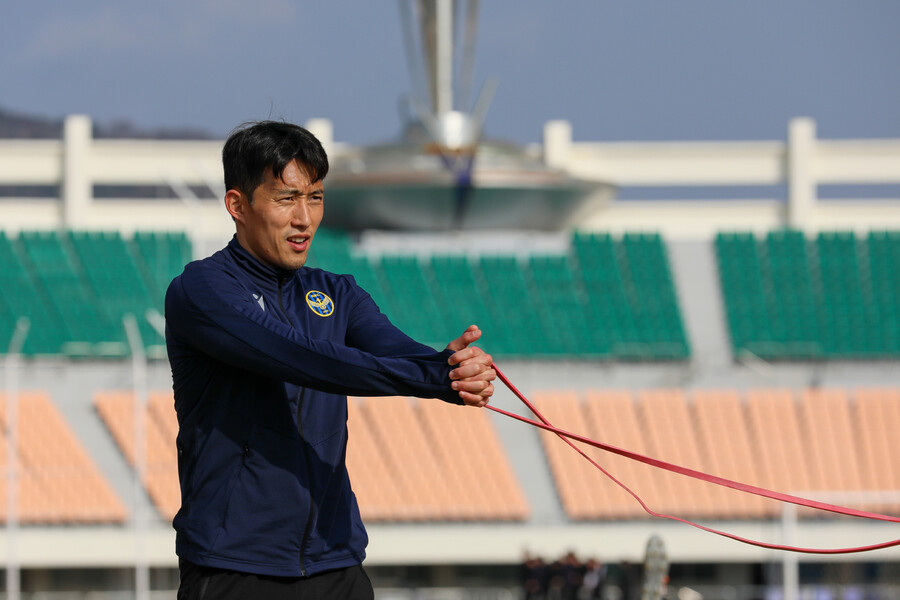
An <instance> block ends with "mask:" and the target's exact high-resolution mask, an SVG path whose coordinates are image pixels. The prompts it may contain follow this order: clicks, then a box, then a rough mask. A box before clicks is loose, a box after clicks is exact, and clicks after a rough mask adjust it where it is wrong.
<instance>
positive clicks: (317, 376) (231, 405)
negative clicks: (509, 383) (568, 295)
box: [166, 239, 461, 576]
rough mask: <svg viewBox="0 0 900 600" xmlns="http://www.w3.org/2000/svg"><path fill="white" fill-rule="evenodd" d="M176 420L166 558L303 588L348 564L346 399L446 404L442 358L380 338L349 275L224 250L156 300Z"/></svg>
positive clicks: (399, 336)
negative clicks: (174, 486)
mask: <svg viewBox="0 0 900 600" xmlns="http://www.w3.org/2000/svg"><path fill="white" fill-rule="evenodd" d="M166 345H167V348H168V353H169V361H170V363H171V366H172V378H173V382H174V390H175V409H176V412H177V414H178V425H179V432H178V440H177V447H178V473H179V479H180V482H181V498H182V504H181V509H180V510H179V511H178V514H177V515H176V516H175V520H174V526H175V529H176V531H177V536H176V552H177V554H178V556H180V557H181V558H184V559H187V560H189V561H191V562H193V563H195V564H198V565H204V566H210V567H219V568H225V569H233V570H237V571H243V572H248V573H258V574H264V575H276V576H305V575H312V574H314V573H318V572H321V571H325V570H329V569H336V568H341V567H347V566H351V565H355V564H359V563H360V562H362V560H363V558H364V557H365V547H366V543H367V541H368V538H367V536H366V531H365V528H364V526H363V523H362V520H361V519H360V516H359V508H358V506H357V503H356V497H355V496H354V494H353V492H352V490H351V489H350V478H349V476H348V473H347V467H346V464H345V457H346V446H347V398H346V395H347V394H351V395H359V396H385V395H403V396H419V397H427V398H440V399H442V400H445V401H447V402H453V403H456V404H460V403H461V401H460V399H459V396H458V395H457V393H456V392H454V391H453V390H452V389H451V388H450V379H449V372H450V369H451V367H450V366H449V365H448V364H447V359H448V357H449V356H450V354H451V352H449V351H443V352H436V351H435V350H434V349H432V348H429V347H428V346H424V345H422V344H419V343H418V342H416V341H414V340H412V339H411V338H409V337H407V336H406V335H405V334H403V333H402V332H401V331H400V330H398V329H397V328H396V327H394V326H393V325H392V324H391V323H390V322H389V321H388V319H387V317H385V316H384V315H383V314H382V313H381V312H380V311H379V310H378V307H377V306H376V305H375V303H374V302H373V301H372V299H371V298H370V297H369V295H368V294H367V293H366V292H365V291H364V290H363V289H362V288H360V287H359V286H357V285H356V282H355V281H354V280H353V278H352V277H350V276H349V275H335V274H333V273H328V272H326V271H322V270H320V269H313V268H308V267H303V268H301V269H299V270H297V271H278V270H275V269H273V268H271V267H269V266H267V265H265V264H263V263H261V262H260V261H258V260H257V259H256V258H254V257H253V256H252V255H251V254H249V253H248V252H247V251H246V250H245V249H244V248H242V247H241V245H240V244H239V243H238V242H237V239H232V240H231V242H230V243H229V244H228V246H227V247H225V248H224V249H222V250H220V251H219V252H217V253H215V254H213V255H212V256H211V257H209V258H206V259H204V260H200V261H195V262H192V263H190V264H188V265H187V266H186V267H185V269H184V272H183V273H182V274H181V275H179V276H178V277H176V278H175V279H174V280H173V281H172V283H171V285H170V286H169V290H168V292H167V294H166Z"/></svg>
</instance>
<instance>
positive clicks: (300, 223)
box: [291, 199, 312, 227]
mask: <svg viewBox="0 0 900 600" xmlns="http://www.w3.org/2000/svg"><path fill="white" fill-rule="evenodd" d="M311 223H312V219H311V218H310V212H309V206H308V205H307V204H306V200H305V199H300V201H298V202H297V203H296V204H295V205H294V212H293V214H292V215H291V225H294V226H297V227H308V226H309V225H310V224H311Z"/></svg>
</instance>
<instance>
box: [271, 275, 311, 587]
mask: <svg viewBox="0 0 900 600" xmlns="http://www.w3.org/2000/svg"><path fill="white" fill-rule="evenodd" d="M282 285H283V280H282V279H281V278H279V279H278V307H279V308H280V309H281V312H282V314H284V317H285V318H286V319H287V321H288V323H290V325H291V327H294V328H295V329H296V326H295V325H294V323H293V321H291V317H290V315H289V314H288V311H286V310H285V308H284V303H283V302H282V301H281V287H282ZM305 395H306V388H300V397H299V398H297V433H298V434H299V435H300V448H301V450H300V451H301V452H302V453H303V462H304V464H305V465H306V472H307V474H310V473H311V466H310V463H309V453H308V452H307V451H306V437H305V436H304V435H303V425H302V423H303V422H302V420H301V416H300V415H301V411H302V410H303V397H304V396H305ZM309 488H310V489H309V512H307V514H306V526H305V527H304V529H303V538H302V539H301V540H300V575H301V576H302V577H306V564H305V561H304V554H305V552H306V544H307V542H308V541H309V534H310V531H311V530H312V523H313V515H314V514H315V510H314V506H313V494H312V477H310V478H309Z"/></svg>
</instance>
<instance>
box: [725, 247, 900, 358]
mask: <svg viewBox="0 0 900 600" xmlns="http://www.w3.org/2000/svg"><path fill="white" fill-rule="evenodd" d="M715 247H716V253H717V256H718V262H719V277H720V282H721V286H722V292H723V298H724V301H725V310H726V314H727V318H728V329H729V333H730V335H731V342H732V350H733V352H734V353H735V355H740V354H741V353H743V352H750V353H753V354H755V355H757V356H760V357H762V358H764V359H767V360H809V359H815V360H824V359H878V358H896V357H898V356H900V320H898V314H897V301H896V300H897V298H898V297H900V296H898V295H897V294H896V291H897V286H896V284H895V282H894V281H895V279H896V277H894V276H893V275H891V274H890V273H896V271H892V270H891V269H893V268H895V267H896V266H897V264H896V263H897V261H896V260H895V258H894V257H896V256H898V253H900V250H898V249H900V236H897V235H894V234H891V233H884V232H882V233H878V232H873V233H870V234H869V236H868V237H867V239H866V241H865V243H863V242H862V241H861V240H860V239H858V238H857V237H856V235H855V234H854V233H852V232H821V233H819V234H818V235H817V236H816V237H815V238H812V239H807V238H806V237H805V236H804V234H803V233H801V232H799V231H791V230H779V231H773V232H770V233H769V234H768V235H767V236H766V237H765V239H764V240H763V239H757V238H756V237H755V236H753V235H752V234H725V233H720V234H719V235H718V236H717V238H716V245H715Z"/></svg>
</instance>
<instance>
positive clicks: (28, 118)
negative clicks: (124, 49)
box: [0, 108, 218, 140]
mask: <svg viewBox="0 0 900 600" xmlns="http://www.w3.org/2000/svg"><path fill="white" fill-rule="evenodd" d="M62 129H63V121H62V119H52V118H48V117H39V116H34V115H26V114H22V113H17V112H13V111H9V110H5V109H3V108H0V139H2V138H17V139H22V138H26V139H60V138H62ZM94 137H95V138H118V139H154V140H212V139H217V137H218V136H215V135H213V134H211V133H209V132H208V131H204V130H202V129H199V128H194V127H161V128H156V129H142V128H140V127H138V126H137V125H134V124H133V123H131V122H130V121H125V120H119V121H113V122H112V123H109V124H103V123H94Z"/></svg>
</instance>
